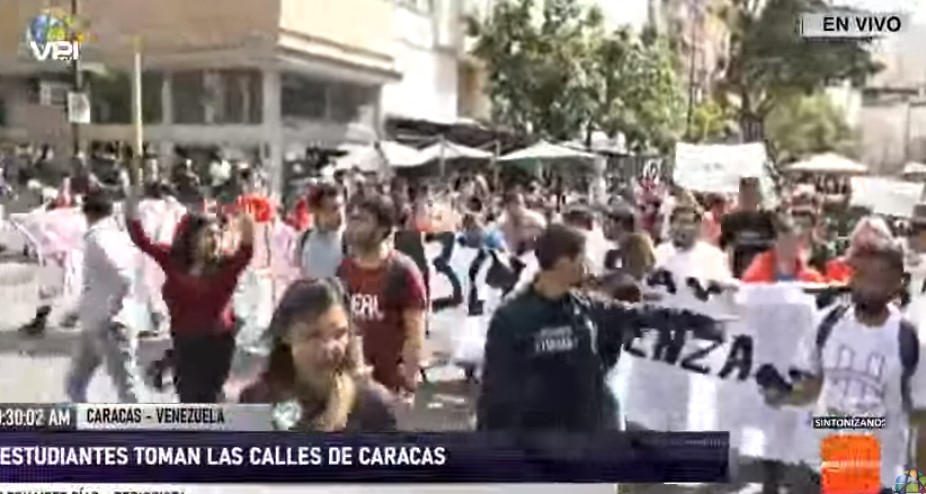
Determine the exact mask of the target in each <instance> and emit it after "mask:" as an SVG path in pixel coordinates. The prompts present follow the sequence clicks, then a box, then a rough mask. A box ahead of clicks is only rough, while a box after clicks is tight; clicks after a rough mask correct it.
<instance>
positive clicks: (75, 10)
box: [71, 0, 84, 156]
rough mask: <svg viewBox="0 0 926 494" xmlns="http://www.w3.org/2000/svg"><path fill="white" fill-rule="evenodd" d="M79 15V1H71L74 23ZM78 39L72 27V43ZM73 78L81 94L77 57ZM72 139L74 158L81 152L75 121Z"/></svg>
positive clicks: (75, 88)
mask: <svg viewBox="0 0 926 494" xmlns="http://www.w3.org/2000/svg"><path fill="white" fill-rule="evenodd" d="M78 15H80V6H79V0H71V19H72V20H73V21H72V22H77V16H78ZM77 37H78V33H77V31H76V29H73V26H72V29H71V41H72V42H77ZM71 77H72V78H73V79H72V82H73V84H74V92H75V93H80V92H81V90H83V87H84V81H83V77H82V76H81V73H80V60H78V57H76V56H75V57H73V58H72V59H71ZM71 137H72V138H73V143H72V146H73V151H74V156H77V154H78V153H79V152H80V124H79V123H77V122H74V121H72V122H71Z"/></svg>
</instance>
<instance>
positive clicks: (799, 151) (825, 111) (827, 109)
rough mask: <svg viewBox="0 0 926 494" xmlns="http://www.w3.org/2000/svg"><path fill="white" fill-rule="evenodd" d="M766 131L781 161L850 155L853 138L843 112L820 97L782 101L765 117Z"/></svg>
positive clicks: (799, 97)
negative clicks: (836, 154)
mask: <svg viewBox="0 0 926 494" xmlns="http://www.w3.org/2000/svg"><path fill="white" fill-rule="evenodd" d="M765 129H766V133H767V137H768V138H769V140H770V141H771V142H772V145H773V146H774V148H775V151H776V153H777V154H778V157H779V159H780V160H782V161H791V160H795V159H799V158H803V157H806V156H808V155H812V154H816V153H822V152H826V151H836V152H841V153H846V154H851V153H847V151H850V150H851V148H852V147H853V145H854V138H855V135H854V133H853V132H852V129H850V128H849V126H848V124H847V123H846V119H845V115H844V114H843V112H842V110H841V109H840V108H838V107H837V106H836V105H834V104H833V102H832V101H831V100H830V99H829V97H828V96H827V95H825V94H822V93H817V94H814V95H811V96H795V97H792V98H789V99H788V100H786V101H783V102H782V103H781V104H780V105H778V106H776V107H775V109H773V110H772V111H771V112H770V113H769V114H768V116H767V117H766V120H765Z"/></svg>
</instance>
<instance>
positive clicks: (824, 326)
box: [816, 304, 850, 352]
mask: <svg viewBox="0 0 926 494" xmlns="http://www.w3.org/2000/svg"><path fill="white" fill-rule="evenodd" d="M849 308H850V306H849V305H847V304H839V305H837V306H836V307H834V308H833V310H831V311H829V313H828V314H826V316H825V317H824V318H823V321H822V322H820V326H818V327H817V340H816V346H817V352H821V351H823V347H824V346H825V345H826V340H828V339H829V338H830V335H831V334H832V333H833V328H835V327H836V323H838V322H839V321H841V320H842V318H843V316H845V315H846V313H847V312H849Z"/></svg>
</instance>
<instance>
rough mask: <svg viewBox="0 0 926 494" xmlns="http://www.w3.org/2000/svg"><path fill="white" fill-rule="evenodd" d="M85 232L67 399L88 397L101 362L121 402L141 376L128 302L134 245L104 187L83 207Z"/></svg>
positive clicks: (133, 395)
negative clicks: (77, 335) (77, 324)
mask: <svg viewBox="0 0 926 494" xmlns="http://www.w3.org/2000/svg"><path fill="white" fill-rule="evenodd" d="M82 210H83V213H84V216H85V217H86V218H87V225H88V227H89V228H88V230H87V234H86V236H85V237H84V238H85V247H84V265H83V270H84V275H83V279H84V288H83V292H82V293H81V297H80V311H79V313H80V329H81V335H80V343H79V344H78V346H77V352H76V353H75V355H74V359H73V360H72V361H71V369H70V372H69V373H68V377H67V384H66V387H67V393H68V398H70V400H71V401H73V402H78V403H83V402H86V401H87V386H88V385H89V384H90V379H91V378H92V377H93V375H94V373H95V372H96V370H97V368H98V367H99V366H100V365H101V364H102V365H105V367H106V372H107V373H108V374H109V376H110V378H111V379H112V380H113V383H114V384H115V386H116V393H117V395H118V396H119V401H120V402H122V403H137V402H138V401H139V397H138V390H139V389H140V388H141V386H140V384H141V382H140V381H141V380H140V378H139V376H138V367H137V361H136V350H137V348H138V339H137V334H136V332H135V328H134V327H133V326H134V324H133V321H132V318H131V309H132V307H131V305H130V304H129V302H128V299H129V296H130V294H131V290H132V283H133V275H134V271H135V258H134V249H133V248H132V245H131V243H130V242H129V239H128V237H127V236H126V235H125V232H123V231H121V230H120V229H119V227H118V225H117V224H116V222H115V220H114V219H113V217H112V214H113V203H112V199H111V198H109V197H107V195H106V193H105V192H103V191H94V192H91V193H90V194H88V195H87V197H86V199H85V200H84V204H83V206H82Z"/></svg>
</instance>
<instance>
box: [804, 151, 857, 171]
mask: <svg viewBox="0 0 926 494" xmlns="http://www.w3.org/2000/svg"><path fill="white" fill-rule="evenodd" d="M788 171H790V172H806V173H841V174H856V175H857V174H863V173H868V167H867V166H865V165H863V164H862V163H859V162H857V161H852V160H850V159H849V158H846V157H843V156H840V155H838V154H835V153H824V154H818V155H816V156H813V157H811V158H810V159H806V160H804V161H799V162H797V163H794V164H792V165H791V166H789V167H788Z"/></svg>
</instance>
